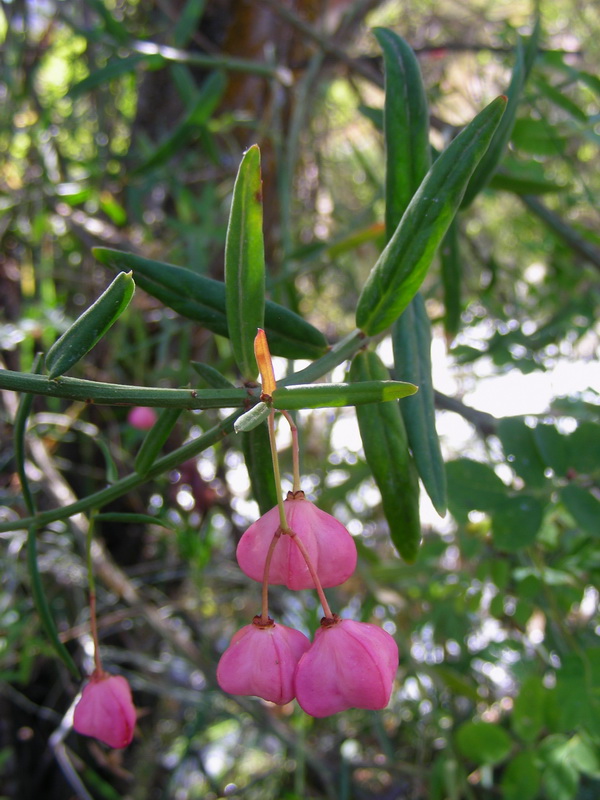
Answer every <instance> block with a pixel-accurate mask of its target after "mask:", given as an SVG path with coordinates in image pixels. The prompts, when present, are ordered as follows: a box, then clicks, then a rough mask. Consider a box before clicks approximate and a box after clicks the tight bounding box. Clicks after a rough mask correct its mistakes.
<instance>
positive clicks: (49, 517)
mask: <svg viewBox="0 0 600 800" xmlns="http://www.w3.org/2000/svg"><path fill="white" fill-rule="evenodd" d="M239 415H240V412H239V411H236V412H235V413H234V414H231V415H230V416H229V417H227V418H226V419H224V420H223V421H222V422H220V423H219V424H218V425H215V426H214V427H213V428H210V430H208V431H206V433H203V434H202V436H199V437H198V438H197V439H193V440H192V441H191V442H187V444H184V445H183V446H182V447H178V448H177V449H176V450H173V452H172V453H169V454H168V455H166V456H163V457H162V458H159V459H158V460H157V461H155V462H154V465H153V466H152V468H151V469H150V470H149V471H148V472H147V473H146V474H145V475H138V474H137V472H134V473H133V474H131V475H128V476H127V477H125V478H122V479H121V480H120V481H117V483H113V484H112V486H107V487H106V488H105V489H101V490H100V491H98V492H94V493H93V494H90V495H88V496H87V497H84V498H83V499H81V500H78V501H77V502H75V503H71V504H70V505H68V506H63V507H62V508H55V509H52V510H51V511H43V512H41V513H40V514H38V515H37V516H31V517H26V518H25V519H18V520H12V521H11V522H2V523H0V533H3V532H5V531H15V530H22V529H23V528H26V527H29V525H40V526H42V525H47V524H48V523H49V522H56V521H57V520H59V519H68V518H69V517H72V516H73V515H74V514H79V513H81V512H83V511H89V510H90V509H92V508H100V507H102V506H105V505H106V504H107V503H111V502H112V501H113V500H116V499H117V498H118V497H122V496H123V495H124V494H127V492H130V491H131V490H132V489H135V488H137V487H138V486H141V485H142V484H143V483H145V482H146V481H148V480H150V479H151V478H155V477H156V476H157V475H161V474H162V473H163V472H168V471H169V470H171V469H174V468H175V467H177V466H179V464H181V463H183V462H184V461H187V460H188V459H189V458H193V457H194V456H197V455H198V453H201V452H202V451H203V450H206V448H207V447H211V445H213V444H216V443H217V442H218V441H219V440H220V439H223V438H224V437H225V436H227V434H229V433H231V432H232V430H233V423H234V422H235V420H236V419H237V418H238V417H239Z"/></svg>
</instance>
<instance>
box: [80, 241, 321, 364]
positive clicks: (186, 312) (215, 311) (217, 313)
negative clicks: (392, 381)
mask: <svg viewBox="0 0 600 800" xmlns="http://www.w3.org/2000/svg"><path fill="white" fill-rule="evenodd" d="M93 253H94V256H95V257H96V258H97V259H98V261H100V262H101V263H102V264H106V266H109V267H111V268H112V269H123V268H126V269H132V270H134V271H135V276H136V281H137V282H138V283H139V285H140V286H141V287H142V288H143V289H144V290H145V291H147V292H149V293H150V294H152V295H153V296H154V297H157V298H158V299H159V300H161V301H162V302H163V303H165V305H167V306H169V307H170V308H173V309H174V310H175V311H177V312H178V313H180V314H182V316H185V317H187V318H188V319H193V320H194V321H195V322H200V323H202V324H203V325H204V326H205V327H207V328H208V329H209V330H211V331H213V333H218V334H220V335H221V336H227V334H228V331H227V320H226V317H225V284H224V283H223V282H222V281H215V280H213V279H212V278H206V277H204V276H203V275H198V274H197V273H196V272H194V271H193V270H191V269H187V268H186V267H177V266H174V265H173V264H166V263H164V262H162V261H152V260H151V259H148V258H143V257H142V256H137V255H134V254H133V253H125V252H121V251H119V250H112V249H110V248H106V247H95V248H94V249H93ZM143 279H145V280H143ZM265 330H266V333H267V337H268V339H269V347H270V349H271V352H272V353H273V355H277V356H284V357H285V358H319V357H320V356H322V355H323V354H324V353H325V351H326V349H327V340H326V339H325V337H324V336H323V334H322V333H321V331H319V330H317V328H315V327H314V326H313V325H311V324H310V323H309V322H307V321H306V320H305V319H303V318H302V317H301V316H300V315H299V314H295V313H294V312H293V311H290V310H289V309H288V308H285V307H284V306H280V305H279V304H277V303H273V302H272V301H270V300H267V301H266V304H265ZM255 333H256V331H255Z"/></svg>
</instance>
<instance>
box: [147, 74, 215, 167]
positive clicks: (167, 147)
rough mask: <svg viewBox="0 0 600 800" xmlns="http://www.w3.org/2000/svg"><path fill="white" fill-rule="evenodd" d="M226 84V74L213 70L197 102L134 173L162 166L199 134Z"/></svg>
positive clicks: (203, 85)
mask: <svg viewBox="0 0 600 800" xmlns="http://www.w3.org/2000/svg"><path fill="white" fill-rule="evenodd" d="M226 86H227V78H226V77H225V74H224V73H223V72H213V73H212V74H211V75H210V76H209V77H208V78H207V79H206V81H205V82H204V83H203V84H202V88H201V89H200V92H199V93H198V97H197V99H196V102H195V103H194V105H193V106H192V108H191V110H190V111H189V112H188V114H187V115H186V117H185V118H184V119H183V120H182V122H181V123H180V124H179V125H177V126H176V127H175V128H174V130H173V131H172V132H171V133H170V134H169V136H168V137H167V138H166V139H165V140H164V141H163V142H162V143H161V144H160V145H159V146H158V148H157V149H156V150H155V151H154V153H152V155H151V156H150V158H148V159H147V160H146V161H144V163H143V164H140V165H139V166H138V167H136V169H135V170H133V174H134V175H139V174H142V173H144V172H148V171H149V170H151V169H156V167H160V166H162V165H163V164H165V163H166V162H167V161H169V159H171V158H172V157H173V156H174V155H175V154H176V153H177V152H178V151H179V150H180V149H181V148H182V147H184V146H185V145H186V144H187V143H188V142H189V141H191V140H192V139H193V138H194V137H195V136H197V135H198V133H199V130H200V128H201V127H202V126H203V125H205V124H206V123H207V122H208V120H209V119H210V118H211V116H212V115H213V113H214V111H215V109H216V108H217V106H218V105H219V103H220V101H221V98H222V97H223V93H224V91H225V87H226Z"/></svg>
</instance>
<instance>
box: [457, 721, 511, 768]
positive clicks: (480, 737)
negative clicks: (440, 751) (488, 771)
mask: <svg viewBox="0 0 600 800" xmlns="http://www.w3.org/2000/svg"><path fill="white" fill-rule="evenodd" d="M455 740H456V745H457V747H458V749H459V750H460V752H461V753H462V754H463V755H464V756H466V758H468V759H470V760H471V761H474V762H475V763H476V764H498V763H499V762H500V761H504V759H505V758H506V757H507V755H508V754H509V753H510V751H511V748H512V741H511V738H510V736H509V735H508V733H507V732H506V731H505V730H504V729H503V728H500V727H499V726H498V725H493V724H492V723H490V722H479V721H478V722H464V723H463V724H462V725H461V726H460V727H459V729H458V730H457V731H456V734H455Z"/></svg>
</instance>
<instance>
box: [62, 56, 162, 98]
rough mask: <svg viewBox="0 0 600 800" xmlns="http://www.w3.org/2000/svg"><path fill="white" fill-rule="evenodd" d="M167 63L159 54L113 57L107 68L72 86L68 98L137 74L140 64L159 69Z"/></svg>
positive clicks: (92, 73) (102, 68) (98, 70)
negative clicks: (132, 73)
mask: <svg viewBox="0 0 600 800" xmlns="http://www.w3.org/2000/svg"><path fill="white" fill-rule="evenodd" d="M166 63H167V62H166V61H165V59H164V58H163V57H162V56H160V55H158V54H154V55H143V54H141V53H135V54H134V55H131V56H125V58H114V57H112V58H110V59H109V61H108V63H107V64H106V66H105V67H101V68H100V69H97V70H94V72H91V73H90V74H89V75H88V76H87V77H86V78H84V79H83V80H81V81H78V82H77V83H76V84H74V85H73V86H71V88H70V89H69V92H68V96H69V97H71V98H75V97H81V95H83V94H85V93H86V92H89V91H91V90H92V89H95V88H96V87H97V86H104V85H106V84H107V83H109V81H112V80H114V79H115V78H120V77H121V76H122V75H127V74H129V73H131V72H135V69H136V67H138V65H140V64H141V65H144V66H148V67H151V68H153V69H158V68H160V67H162V66H163V65H164V64H166Z"/></svg>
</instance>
